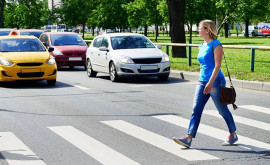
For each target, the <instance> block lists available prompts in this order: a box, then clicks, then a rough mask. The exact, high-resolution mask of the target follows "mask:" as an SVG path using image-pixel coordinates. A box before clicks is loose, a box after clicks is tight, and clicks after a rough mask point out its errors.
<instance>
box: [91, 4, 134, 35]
mask: <svg viewBox="0 0 270 165" xmlns="http://www.w3.org/2000/svg"><path fill="white" fill-rule="evenodd" d="M129 1H130V0H98V1H97V6H96V8H95V9H94V11H93V15H92V16H91V17H92V20H93V19H94V20H97V26H98V27H102V28H104V29H116V28H117V29H119V30H120V31H122V30H123V29H127V28H128V27H129V24H128V15H127V12H126V10H125V9H124V7H122V5H125V4H127V3H128V2H129Z"/></svg>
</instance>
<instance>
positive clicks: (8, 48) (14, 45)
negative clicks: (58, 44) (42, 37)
mask: <svg viewBox="0 0 270 165" xmlns="http://www.w3.org/2000/svg"><path fill="white" fill-rule="evenodd" d="M36 51H46V49H45V48H44V46H43V45H42V44H41V42H39V40H38V39H25V38H24V39H1V40H0V52H36Z"/></svg>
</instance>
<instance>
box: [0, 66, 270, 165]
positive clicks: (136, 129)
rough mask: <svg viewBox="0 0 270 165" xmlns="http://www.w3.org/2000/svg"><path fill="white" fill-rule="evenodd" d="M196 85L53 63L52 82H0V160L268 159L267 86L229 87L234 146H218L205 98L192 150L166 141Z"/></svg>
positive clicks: (221, 132) (170, 164)
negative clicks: (92, 73) (90, 73)
mask: <svg viewBox="0 0 270 165" xmlns="http://www.w3.org/2000/svg"><path fill="white" fill-rule="evenodd" d="M195 86H196V82H188V81H184V80H180V79H176V78H169V80H168V81H166V82H159V81H158V80H157V78H155V77H153V78H129V79H123V80H122V81H121V82H119V83H112V82H111V81H110V80H109V76H108V75H106V74H98V75H97V77H96V78H89V77H87V75H86V72H85V71H83V68H75V69H74V70H69V69H65V68H64V69H60V70H59V71H58V77H57V83H56V86H54V87H48V86H47V84H46V81H38V82H15V83H9V84H1V87H0V91H1V95H0V113H1V115H0V123H1V124H0V153H1V155H0V158H1V159H0V164H4V165H5V164H10V165H15V164H19V165H22V164H26V165H32V164H34V165H39V164H47V165H99V164H109V165H120V164H125V165H127V164H128V165H130V164H144V165H176V164H215V165H218V164H245V165H251V164H269V159H270V101H269V100H270V93H269V92H262V91H255V90H248V89H242V88H239V89H238V88H236V90H237V102H236V104H237V105H238V106H239V108H238V109H237V110H236V111H234V110H233V109H232V107H231V106H230V109H231V111H232V113H233V115H234V118H235V121H236V125H237V134H238V136H239V142H238V145H236V146H222V145H221V143H222V142H223V140H226V139H227V135H228V133H227V127H226V124H225V122H224V120H223V119H221V118H219V116H218V114H216V112H217V111H216V110H215V107H214V105H213V102H212V100H210V101H209V102H208V104H207V105H206V107H205V111H204V114H203V116H202V119H201V125H200V127H199V130H198V134H197V137H196V138H195V139H194V140H193V142H192V148H191V149H184V148H182V147H181V146H179V145H177V144H176V143H174V142H173V141H172V140H171V139H172V137H178V136H182V135H185V134H186V131H187V127H188V121H189V117H190V115H191V111H192V110H191V108H192V101H193V95H194V90H195ZM212 110H214V111H212Z"/></svg>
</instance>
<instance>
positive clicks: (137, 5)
mask: <svg viewBox="0 0 270 165" xmlns="http://www.w3.org/2000/svg"><path fill="white" fill-rule="evenodd" d="M160 2H161V0H134V1H133V2H130V3H129V4H127V5H125V8H126V10H127V13H128V14H129V17H128V21H129V23H130V24H131V26H133V27H135V28H138V26H144V35H145V36H147V27H148V26H149V25H153V24H154V25H155V31H156V35H155V36H156V38H155V40H156V41H157V36H158V26H159V25H162V23H163V17H162V15H161V14H160V11H159V9H158V7H159V5H160Z"/></svg>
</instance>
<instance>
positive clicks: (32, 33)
mask: <svg viewBox="0 0 270 165" xmlns="http://www.w3.org/2000/svg"><path fill="white" fill-rule="evenodd" d="M17 32H18V34H19V35H25V36H35V37H37V38H39V37H40V35H41V34H42V33H43V30H38V29H20V30H17Z"/></svg>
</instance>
